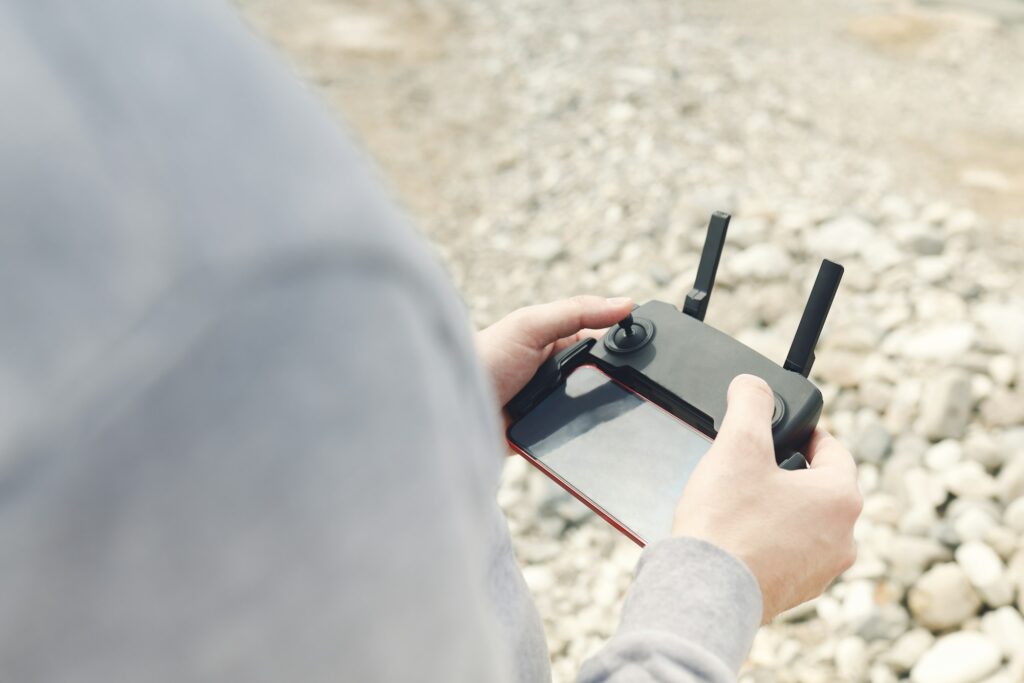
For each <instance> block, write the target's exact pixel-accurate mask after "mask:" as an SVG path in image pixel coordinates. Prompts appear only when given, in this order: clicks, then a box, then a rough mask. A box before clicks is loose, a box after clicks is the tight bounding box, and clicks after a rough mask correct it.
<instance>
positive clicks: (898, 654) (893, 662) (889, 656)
mask: <svg viewBox="0 0 1024 683" xmlns="http://www.w3.org/2000/svg"><path fill="white" fill-rule="evenodd" d="M934 643H935V636H934V635H932V632H931V631H929V630H928V629H924V628H915V629H913V630H911V631H907V632H906V633H904V634H903V635H902V636H900V637H899V638H897V639H896V641H895V642H894V643H893V644H892V647H890V648H889V650H888V652H886V653H885V654H884V655H883V656H882V661H883V662H885V663H886V664H888V665H889V666H891V667H892V668H893V669H895V670H896V673H900V674H902V673H905V672H907V671H910V670H911V669H912V668H913V667H914V665H915V664H917V661H918V660H919V659H921V655H923V654H924V653H925V652H927V651H928V648H930V647H931V646H932V645H933V644H934Z"/></svg>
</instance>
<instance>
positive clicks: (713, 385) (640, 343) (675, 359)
mask: <svg viewBox="0 0 1024 683" xmlns="http://www.w3.org/2000/svg"><path fill="white" fill-rule="evenodd" d="M728 225H729V216H728V215H726V214H723V213H715V214H714V215H713V216H712V218H711V222H710V224H709V226H708V238H707V240H706V242H705V244H704V251H703V254H702V257H701V263H700V266H699V268H698V273H697V282H696V286H695V287H694V289H693V290H692V291H691V292H690V294H689V295H688V296H687V298H686V302H685V304H684V306H683V310H682V311H680V310H679V309H677V308H676V307H675V306H673V305H672V304H669V303H665V302H662V301H649V302H647V303H645V304H643V305H641V306H638V307H635V308H634V309H633V312H632V314H631V315H630V316H627V318H626V319H625V320H623V321H622V322H621V323H619V325H617V326H615V327H612V328H610V329H609V330H608V332H607V333H606V334H605V336H604V337H603V338H602V339H600V340H596V339H586V340H583V341H581V342H579V343H577V344H575V345H573V346H572V347H570V348H568V349H565V350H564V351H562V352H561V353H559V354H557V355H556V356H554V357H553V358H551V359H549V360H548V361H547V362H546V363H545V364H544V365H543V366H542V367H541V368H540V369H539V370H538V372H537V373H536V374H535V375H534V377H533V378H532V379H531V380H530V382H529V383H528V384H527V385H526V386H525V387H524V388H523V389H522V390H521V391H520V392H519V393H518V394H517V395H516V396H515V397H513V398H512V400H511V401H509V403H508V404H507V405H506V410H507V411H508V413H509V416H510V417H511V418H512V420H513V421H515V420H517V419H519V418H521V417H522V416H523V415H525V414H527V413H528V412H530V411H531V410H532V409H534V408H535V407H536V406H537V405H538V404H539V403H540V402H541V401H543V399H544V398H545V397H546V396H547V395H548V394H550V393H551V392H552V391H553V390H554V389H555V388H556V387H557V386H558V385H559V384H560V383H561V382H563V381H564V380H565V377H567V376H568V375H569V374H570V373H571V372H572V371H573V370H575V369H576V368H577V367H580V366H581V365H594V366H596V367H597V368H599V369H600V370H601V371H603V372H604V373H606V374H607V375H609V376H610V377H612V378H613V379H614V380H616V381H618V382H619V383H621V384H622V385H624V386H625V387H627V388H629V389H631V390H632V391H634V392H636V393H637V394H639V395H640V396H641V397H643V398H645V399H647V400H649V401H651V402H653V403H655V404H657V405H659V406H661V407H662V408H664V409H665V410H667V411H668V412H670V413H672V414H673V415H675V416H677V417H679V418H680V419H682V420H683V421H684V422H686V423H688V424H690V425H691V426H693V427H694V428H696V429H697V430H698V431H700V432H702V433H703V434H706V435H707V436H708V437H710V438H712V439H713V438H714V437H715V436H716V435H717V433H718V430H719V428H720V427H721V425H722V420H723V419H724V417H725V410H726V395H727V391H728V387H729V384H730V383H731V382H732V380H733V379H734V378H735V377H736V376H737V375H741V374H751V375H756V376H758V377H761V378H762V379H764V380H765V381H766V382H767V383H768V385H769V386H770V387H771V388H772V391H773V392H774V395H775V412H774V415H773V418H772V434H773V437H774V442H775V457H776V461H777V462H778V464H779V465H780V466H781V467H783V468H785V469H802V468H805V467H807V460H806V458H805V457H804V455H803V454H802V453H801V450H802V449H803V448H804V446H805V445H806V443H807V441H808V439H809V437H810V436H811V434H812V433H813V432H814V429H815V427H816V426H817V423H818V418H819V416H820V415H821V410H822V395H821V392H820V391H819V390H818V388H817V387H816V386H814V384H813V383H812V382H811V381H810V380H809V379H807V375H808V373H809V372H810V369H811V366H812V365H813V363H814V347H815V345H816V344H817V341H818V337H819V335H820V333H821V330H822V327H823V326H824V323H825V318H826V317H827V315H828V311H829V308H830V307H831V305H832V301H833V298H834V297H835V293H836V290H837V289H838V286H839V281H840V279H841V278H842V274H843V268H842V266H839V265H837V264H835V263H832V262H831V261H824V262H823V263H822V266H821V269H820V270H819V272H818V277H817V280H816V281H815V283H814V287H813V289H812V292H811V295H810V298H809V300H808V303H807V306H806V307H805V309H804V314H803V318H802V319H801V321H800V325H799V327H798V330H797V333H796V337H795V338H794V341H793V345H792V347H791V349H790V352H789V355H788V357H787V359H786V362H785V364H784V365H781V366H780V365H778V364H776V363H774V362H772V361H771V360H769V359H768V358H766V357H764V356H763V355H761V354H760V353H758V352H756V351H754V350H753V349H751V348H750V347H748V346H746V345H745V344H743V343H741V342H739V341H738V340H736V339H734V338H733V337H730V336H729V335H727V334H725V333H724V332H721V331H719V330H717V329H715V328H713V327H711V326H710V325H707V324H706V323H704V321H703V320H704V314H705V312H706V311H707V305H708V302H709V300H710V297H711V291H712V287H713V285H714V279H715V275H716V273H717V270H718V262H719V260H720V257H721V252H722V247H723V246H724V243H725V235H726V231H727V229H728Z"/></svg>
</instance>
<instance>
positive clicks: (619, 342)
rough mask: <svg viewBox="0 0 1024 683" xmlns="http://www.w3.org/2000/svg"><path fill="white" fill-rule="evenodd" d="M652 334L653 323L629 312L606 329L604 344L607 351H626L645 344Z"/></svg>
mask: <svg viewBox="0 0 1024 683" xmlns="http://www.w3.org/2000/svg"><path fill="white" fill-rule="evenodd" d="M653 336H654V323H652V322H651V321H650V320H647V319H646V318H634V317H633V314H632V313H630V314H629V315H627V316H626V317H625V318H623V319H622V321H621V322H620V323H619V324H618V325H616V326H615V327H613V328H612V329H611V330H609V331H608V334H607V335H606V336H605V338H604V345H605V347H607V349H608V350H609V351H614V352H616V353H628V352H630V351H636V350H637V349H639V348H641V347H643V346H646V345H647V343H648V342H649V341H651V337H653Z"/></svg>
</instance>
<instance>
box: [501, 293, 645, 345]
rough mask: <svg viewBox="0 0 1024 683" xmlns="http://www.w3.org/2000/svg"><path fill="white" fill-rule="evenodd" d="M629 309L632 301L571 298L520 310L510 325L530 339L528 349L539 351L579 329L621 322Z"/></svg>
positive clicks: (592, 297)
mask: <svg viewBox="0 0 1024 683" xmlns="http://www.w3.org/2000/svg"><path fill="white" fill-rule="evenodd" d="M632 308H633V302H632V300H630V299H627V298H617V299H605V298H603V297H598V296H574V297H572V298H571V299H563V300H561V301H554V302H552V303H549V304H541V305H538V306H528V307H526V308H522V309H519V310H518V311H516V313H515V314H513V315H514V316H515V317H514V319H513V320H510V321H509V322H510V324H515V325H516V326H517V327H518V332H519V333H520V334H521V335H523V336H525V337H526V339H528V340H529V343H530V345H531V346H533V347H534V348H537V349H542V348H544V347H545V346H547V345H548V344H551V343H554V342H556V341H558V340H559V339H563V338H565V337H569V336H572V335H575V334H577V333H579V332H580V330H585V329H593V328H601V327H607V326H609V325H613V324H615V323H617V322H618V321H620V320H622V319H623V318H624V317H625V316H626V314H628V313H629V312H630V310H632Z"/></svg>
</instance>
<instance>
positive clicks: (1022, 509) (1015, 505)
mask: <svg viewBox="0 0 1024 683" xmlns="http://www.w3.org/2000/svg"><path fill="white" fill-rule="evenodd" d="M1003 522H1005V523H1006V526H1008V527H1010V529H1012V530H1013V531H1016V532H1017V533H1018V534H1024V498H1018V499H1016V500H1014V501H1013V502H1012V503H1010V504H1009V505H1007V506H1006V511H1005V512H1003Z"/></svg>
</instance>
